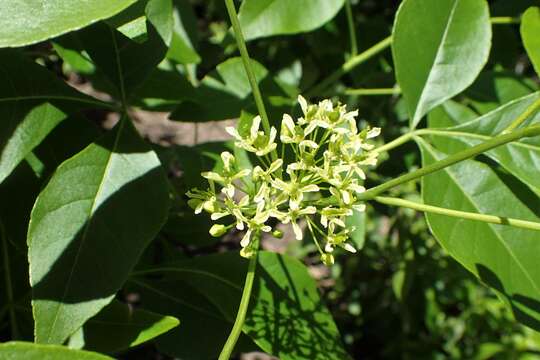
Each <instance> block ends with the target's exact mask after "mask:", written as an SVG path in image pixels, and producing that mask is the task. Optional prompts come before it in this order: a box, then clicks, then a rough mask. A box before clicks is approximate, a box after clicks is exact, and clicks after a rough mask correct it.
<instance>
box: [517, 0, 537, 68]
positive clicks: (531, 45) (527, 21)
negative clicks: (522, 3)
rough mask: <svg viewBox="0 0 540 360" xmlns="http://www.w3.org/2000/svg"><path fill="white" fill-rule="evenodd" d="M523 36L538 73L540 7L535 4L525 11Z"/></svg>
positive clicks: (522, 20) (522, 22)
mask: <svg viewBox="0 0 540 360" xmlns="http://www.w3.org/2000/svg"><path fill="white" fill-rule="evenodd" d="M520 31H521V38H522V39H523V45H524V46H525V49H526V50H527V54H528V55H529V59H531V62H532V64H533V66H534V69H535V70H536V73H537V74H540V36H539V35H538V34H540V8H538V7H536V6H534V7H530V8H528V9H527V11H525V13H524V14H523V16H522V18H521V28H520Z"/></svg>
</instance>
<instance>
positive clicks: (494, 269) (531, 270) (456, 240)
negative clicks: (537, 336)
mask: <svg viewBox="0 0 540 360" xmlns="http://www.w3.org/2000/svg"><path fill="white" fill-rule="evenodd" d="M418 144H419V146H420V148H421V151H422V159H423V165H424V166H426V165H429V164H432V163H434V162H435V161H437V160H440V159H442V158H444V157H446V156H447V155H446V154H445V153H442V152H440V151H438V150H436V149H435V148H433V147H432V146H430V145H429V144H427V143H426V142H425V141H423V140H421V139H420V140H418ZM441 189H444V191H441ZM516 191H517V189H516V188H515V187H513V186H512V187H511V186H509V185H507V183H506V182H505V181H503V177H501V175H500V174H499V173H496V172H495V171H494V170H493V169H491V168H490V167H489V166H487V165H486V164H483V163H480V162H477V161H473V160H467V161H464V162H461V163H459V164H456V165H453V166H451V167H448V168H445V169H444V170H441V171H438V172H435V173H433V174H430V175H428V176H426V177H424V178H422V196H423V200H424V202H425V203H426V204H430V205H435V206H440V207H445V208H449V209H455V210H462V211H469V212H475V213H483V214H492V215H498V216H502V217H513V218H519V219H524V220H530V221H537V222H538V221H540V219H539V218H538V213H539V212H538V209H533V208H532V207H534V206H535V202H538V198H537V197H535V196H534V195H532V197H531V196H529V197H527V198H521V197H518V196H517V193H516ZM535 212H536V213H535ZM426 217H427V220H428V223H429V226H430V228H431V231H432V232H433V234H434V235H435V237H436V238H437V240H438V241H439V242H440V243H441V245H442V246H443V247H444V248H445V249H446V251H447V252H448V253H449V254H450V255H451V256H452V257H454V258H455V259H456V260H457V261H458V262H460V263H461V264H462V265H463V266H464V267H465V268H466V269H467V270H469V271H470V272H471V273H473V274H474V275H476V276H477V277H479V278H480V279H481V280H482V281H483V282H484V283H485V284H487V285H489V286H490V287H491V288H493V289H494V290H496V291H497V293H498V294H499V295H500V296H501V297H502V299H503V300H504V302H505V303H506V304H507V305H509V306H510V307H511V309H512V311H513V313H514V316H515V317H516V319H517V320H519V321H520V322H522V323H523V324H525V325H527V326H529V327H531V328H533V329H536V330H540V306H539V305H540V268H539V267H538V257H537V256H536V254H538V252H539V251H540V242H539V241H538V232H536V231H533V230H525V229H517V228H513V227H510V226H505V225H493V224H487V223H484V222H479V221H472V220H464V219H457V218H451V217H446V216H442V215H435V214H426Z"/></svg>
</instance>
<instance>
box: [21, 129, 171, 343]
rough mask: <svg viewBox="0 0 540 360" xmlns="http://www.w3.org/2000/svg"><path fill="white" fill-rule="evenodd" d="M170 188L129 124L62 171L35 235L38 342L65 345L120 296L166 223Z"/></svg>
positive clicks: (41, 202) (38, 216) (37, 208)
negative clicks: (141, 256) (117, 293)
mask: <svg viewBox="0 0 540 360" xmlns="http://www.w3.org/2000/svg"><path fill="white" fill-rule="evenodd" d="M167 189H168V184H167V180H166V177H165V174H164V173H163V170H162V168H161V166H160V163H159V160H158V158H157V156H156V155H155V153H154V152H153V151H151V150H150V149H149V148H148V147H147V146H146V144H145V143H144V142H143V141H142V140H141V139H140V137H139V135H138V134H137V133H136V132H135V130H134V129H133V127H132V126H131V124H130V123H129V121H127V120H123V121H122V122H121V123H120V124H118V125H117V126H116V127H115V129H114V130H113V131H111V132H110V133H108V134H106V135H105V136H104V137H103V138H101V139H100V140H98V141H97V142H95V143H93V144H91V145H89V146H88V147H87V148H86V149H84V150H83V151H81V152H80V153H78V154H77V155H75V156H74V157H72V158H70V159H69V160H67V161H65V162H64V163H63V164H62V165H60V166H59V167H58V170H57V171H56V173H55V174H54V175H53V177H52V178H51V180H50V181H49V183H48V185H47V186H46V187H45V189H43V191H42V192H41V194H40V195H39V197H38V199H37V201H36V204H35V205H34V209H33V211H32V215H31V220H30V225H29V230H28V248H29V262H30V279H31V281H30V282H31V285H32V289H33V294H32V298H33V302H32V305H33V313H34V319H35V340H36V342H41V343H63V342H64V340H65V339H66V338H67V337H68V336H69V335H71V334H72V333H73V332H75V331H76V330H77V329H78V328H80V327H81V326H82V325H83V324H84V323H85V322H86V321H87V320H88V319H89V318H91V317H92V316H94V315H96V314H97V313H98V312H99V311H100V310H101V309H102V308H103V307H104V306H106V305H107V304H108V303H109V302H110V301H111V300H112V299H113V297H114V295H115V293H116V292H117V291H118V289H119V288H120V287H121V286H122V284H123V283H124V281H125V280H126V278H127V276H128V275H129V273H130V271H131V269H132V268H133V266H134V265H135V264H136V263H137V260H138V258H139V256H140V255H141V253H142V251H143V250H144V248H145V247H146V245H148V243H149V242H150V241H151V240H152V239H153V237H154V236H155V234H156V233H157V232H158V230H159V229H160V228H161V226H162V224H163V223H164V221H165V219H166V216H167V212H168V191H167Z"/></svg>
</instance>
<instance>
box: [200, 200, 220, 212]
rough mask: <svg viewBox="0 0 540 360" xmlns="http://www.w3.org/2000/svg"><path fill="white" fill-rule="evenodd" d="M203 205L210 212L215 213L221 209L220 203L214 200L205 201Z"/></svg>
mask: <svg viewBox="0 0 540 360" xmlns="http://www.w3.org/2000/svg"><path fill="white" fill-rule="evenodd" d="M203 207H204V210H206V212H208V213H210V214H213V213H215V212H217V211H218V210H219V205H218V204H217V202H216V201H212V200H208V201H205V202H204V205H203Z"/></svg>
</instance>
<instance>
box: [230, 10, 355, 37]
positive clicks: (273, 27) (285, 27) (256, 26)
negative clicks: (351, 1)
mask: <svg viewBox="0 0 540 360" xmlns="http://www.w3.org/2000/svg"><path fill="white" fill-rule="evenodd" d="M343 4H344V0H333V1H327V0H296V1H288V0H244V1H243V2H242V6H241V7H240V11H239V13H238V18H239V20H240V26H241V27H242V31H243V33H244V34H245V38H246V40H252V39H256V38H260V37H266V36H273V35H282V34H296V33H300V32H307V31H311V30H314V29H316V28H318V27H320V26H322V25H324V24H325V23H326V22H328V21H330V20H331V19H332V18H333V17H334V16H336V14H337V12H338V11H339V10H340V9H341V7H342V6H343Z"/></svg>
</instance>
